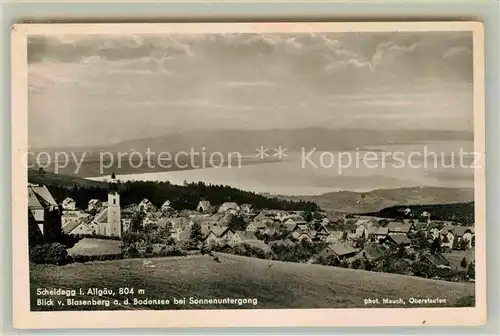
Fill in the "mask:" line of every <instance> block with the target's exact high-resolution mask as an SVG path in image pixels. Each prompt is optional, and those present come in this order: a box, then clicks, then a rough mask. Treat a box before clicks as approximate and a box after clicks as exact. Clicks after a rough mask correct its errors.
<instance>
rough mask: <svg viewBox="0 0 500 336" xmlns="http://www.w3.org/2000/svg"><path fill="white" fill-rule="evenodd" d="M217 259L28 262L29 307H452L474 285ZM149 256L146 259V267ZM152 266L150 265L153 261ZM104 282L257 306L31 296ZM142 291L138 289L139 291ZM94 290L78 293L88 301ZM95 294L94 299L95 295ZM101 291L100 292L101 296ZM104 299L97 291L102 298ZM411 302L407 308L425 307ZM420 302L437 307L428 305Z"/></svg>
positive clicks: (154, 294)
mask: <svg viewBox="0 0 500 336" xmlns="http://www.w3.org/2000/svg"><path fill="white" fill-rule="evenodd" d="M218 256H219V261H216V260H214V259H213V258H212V257H210V256H189V257H169V258H157V259H147V261H145V260H144V259H128V260H114V261H103V262H89V263H74V264H69V265H65V266H53V265H32V266H31V270H30V280H31V307H32V310H72V309H73V310H84V309H91V310H104V309H218V308H239V309H242V308H353V307H376V308H381V307H399V308H401V307H402V306H400V305H367V306H365V304H364V300H365V299H375V298H379V299H380V300H382V299H383V298H390V299H398V298H402V299H404V300H406V301H408V299H409V298H410V297H415V298H426V297H429V298H436V297H439V298H442V299H446V304H440V305H439V306H454V305H455V304H456V302H457V300H458V299H460V298H462V297H465V296H474V284H469V283H452V282H445V281H438V280H429V279H423V278H417V277H410V276H403V275H396V274H386V273H375V272H367V271H361V270H352V269H344V268H336V267H328V266H320V265H308V264H296V263H287V262H279V261H269V260H260V259H254V258H247V257H240V256H233V255H225V254H219V255H218ZM145 262H146V263H149V262H151V264H150V265H145ZM151 265H153V266H151ZM93 287H96V288H101V289H102V288H108V289H113V290H114V291H115V295H108V296H107V297H108V298H110V299H111V300H115V299H116V300H119V301H120V302H121V301H122V300H124V299H126V298H129V299H130V300H132V299H133V298H134V297H135V298H138V299H145V298H148V299H169V300H171V301H172V299H173V298H177V299H179V298H184V297H186V298H189V297H196V298H203V299H208V298H215V297H216V298H226V297H232V298H247V299H251V298H256V299H257V300H258V304H257V305H256V306H253V305H251V304H247V305H243V306H237V305H236V306H227V305H196V304H191V305H189V304H186V305H176V304H173V303H172V302H171V303H170V304H169V305H154V304H149V305H141V306H132V305H128V306H123V305H118V306H114V305H110V306H109V307H92V306H78V307H74V306H72V307H71V306H57V305H55V306H52V307H46V306H37V299H41V298H52V299H64V300H65V299H66V297H63V296H61V297H59V298H58V297H49V296H37V295H36V290H37V288H56V289H57V288H63V289H75V290H76V291H77V292H78V290H79V289H80V288H81V289H83V290H84V291H85V290H86V289H88V288H93ZM120 287H122V288H124V287H127V288H134V289H135V294H134V295H120V294H119V293H118V288H120ZM139 289H143V290H144V293H142V294H138V290H139ZM92 297H93V296H92V295H77V296H76V298H77V299H91V298H92ZM94 297H95V298H99V297H97V296H94ZM104 297H106V295H105V296H104ZM101 298H103V297H101ZM424 306H425V305H411V304H409V303H408V302H407V304H406V306H404V307H405V308H409V307H424ZM426 306H430V307H433V306H437V305H435V304H434V305H433V304H428V305H426Z"/></svg>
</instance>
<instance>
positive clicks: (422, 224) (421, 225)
mask: <svg viewBox="0 0 500 336" xmlns="http://www.w3.org/2000/svg"><path fill="white" fill-rule="evenodd" d="M414 226H415V231H417V232H419V231H426V230H427V223H426V222H417V223H414Z"/></svg>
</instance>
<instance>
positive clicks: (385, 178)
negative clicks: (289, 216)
mask: <svg viewBox="0 0 500 336" xmlns="http://www.w3.org/2000/svg"><path fill="white" fill-rule="evenodd" d="M460 150H461V151H460ZM472 151H473V143H472V142H463V141H447V142H434V143H427V144H419V143H413V144H408V145H391V144H389V145H387V146H372V147H364V148H362V149H359V150H355V151H347V152H338V151H333V152H319V151H314V149H313V148H306V149H304V150H303V151H302V152H290V153H288V152H287V153H286V154H287V155H286V156H285V157H283V158H282V160H280V161H277V162H269V163H262V164H256V165H243V166H242V167H231V168H230V167H222V168H205V169H191V170H180V171H169V172H150V173H148V172H146V173H144V172H142V173H139V174H126V175H119V176H118V178H119V179H120V180H122V181H127V180H143V181H169V182H170V183H172V184H183V183H184V182H185V181H186V182H197V181H203V182H205V183H207V184H208V183H210V184H223V185H230V186H233V187H236V188H240V189H243V190H248V191H254V192H258V193H270V194H282V195H319V194H323V193H327V192H332V191H340V190H349V191H358V192H365V191H370V190H375V189H393V188H402V187H415V186H434V187H459V188H467V187H473V186H474V184H473V169H472V168H471V167H470V166H471V164H472V163H473V158H474V155H473V154H472V153H470V152H472ZM465 152H469V153H470V154H465ZM106 178H107V177H93V178H90V179H93V180H106Z"/></svg>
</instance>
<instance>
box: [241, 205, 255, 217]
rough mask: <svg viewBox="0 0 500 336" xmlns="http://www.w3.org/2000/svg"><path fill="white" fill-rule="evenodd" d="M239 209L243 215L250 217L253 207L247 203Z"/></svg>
mask: <svg viewBox="0 0 500 336" xmlns="http://www.w3.org/2000/svg"><path fill="white" fill-rule="evenodd" d="M240 209H241V212H242V213H243V214H244V215H250V214H251V213H252V210H253V207H252V205H251V204H248V203H247V204H242V205H241V207H240Z"/></svg>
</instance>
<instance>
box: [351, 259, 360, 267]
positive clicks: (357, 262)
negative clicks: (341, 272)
mask: <svg viewBox="0 0 500 336" xmlns="http://www.w3.org/2000/svg"><path fill="white" fill-rule="evenodd" d="M360 267H361V260H359V259H355V260H353V262H352V263H351V268H353V269H358V268H360Z"/></svg>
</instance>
